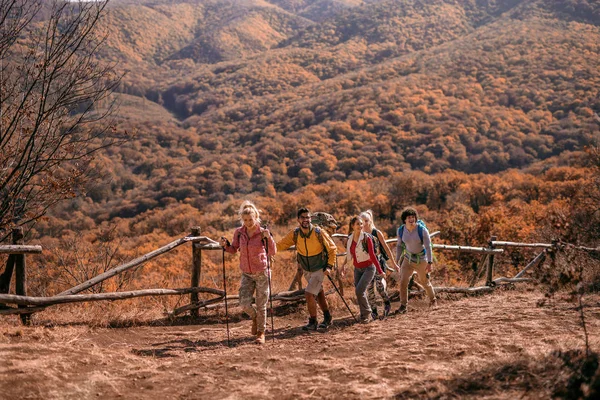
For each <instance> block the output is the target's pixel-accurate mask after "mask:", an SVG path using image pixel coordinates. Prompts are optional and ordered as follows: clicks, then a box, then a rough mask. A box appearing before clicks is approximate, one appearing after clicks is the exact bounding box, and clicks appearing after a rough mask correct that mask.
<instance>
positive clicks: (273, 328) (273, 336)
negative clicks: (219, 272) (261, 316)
mask: <svg viewBox="0 0 600 400" xmlns="http://www.w3.org/2000/svg"><path fill="white" fill-rule="evenodd" d="M263 242H264V244H265V251H266V252H267V274H268V275H267V280H268V282H269V302H270V303H271V337H272V338H273V343H275V324H274V323H273V292H272V291H271V259H270V258H269V242H268V241H267V238H263Z"/></svg>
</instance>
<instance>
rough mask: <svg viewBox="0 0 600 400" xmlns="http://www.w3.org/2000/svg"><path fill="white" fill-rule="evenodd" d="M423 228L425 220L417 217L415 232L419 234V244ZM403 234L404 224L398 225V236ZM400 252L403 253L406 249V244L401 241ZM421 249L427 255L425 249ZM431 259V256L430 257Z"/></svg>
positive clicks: (425, 227)
mask: <svg viewBox="0 0 600 400" xmlns="http://www.w3.org/2000/svg"><path fill="white" fill-rule="evenodd" d="M423 229H427V225H425V221H423V220H421V219H419V220H417V233H418V234H419V239H421V244H423ZM428 232H429V230H428ZM403 234H404V224H402V225H400V228H398V237H399V238H402V235H403ZM402 247H403V249H402V253H404V252H405V251H406V246H405V245H404V243H402ZM423 250H425V255H427V249H426V248H424V249H423ZM432 255H433V254H432ZM432 259H433V257H432Z"/></svg>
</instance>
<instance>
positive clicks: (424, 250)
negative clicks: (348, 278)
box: [396, 207, 437, 314]
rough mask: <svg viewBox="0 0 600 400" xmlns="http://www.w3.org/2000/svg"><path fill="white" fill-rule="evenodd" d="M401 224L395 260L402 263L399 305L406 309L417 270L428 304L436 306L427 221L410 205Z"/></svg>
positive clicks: (402, 311)
mask: <svg viewBox="0 0 600 400" xmlns="http://www.w3.org/2000/svg"><path fill="white" fill-rule="evenodd" d="M400 219H401V220H402V225H401V226H400V227H399V228H398V243H397V244H396V260H402V261H401V263H400V264H401V266H400V308H398V310H397V311H396V312H397V313H399V314H404V313H406V312H407V307H406V306H407V304H408V283H409V281H410V278H411V276H412V274H413V272H414V271H416V273H417V281H418V282H419V283H420V284H421V285H422V286H423V287H424V288H425V293H426V294H427V297H428V298H429V304H430V306H432V307H435V306H436V304H437V302H436V299H435V293H434V291H433V286H432V285H431V281H430V280H429V273H430V272H431V270H432V268H433V256H432V252H431V250H432V249H431V238H430V237H429V231H428V230H427V227H426V226H425V224H424V223H423V222H422V221H420V220H419V215H418V214H417V210H415V209H414V208H411V207H407V208H406V209H404V210H403V211H402V214H401V215H400Z"/></svg>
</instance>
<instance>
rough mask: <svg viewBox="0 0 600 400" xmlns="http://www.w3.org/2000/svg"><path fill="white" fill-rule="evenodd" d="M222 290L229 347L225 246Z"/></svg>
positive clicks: (228, 344) (229, 344)
mask: <svg viewBox="0 0 600 400" xmlns="http://www.w3.org/2000/svg"><path fill="white" fill-rule="evenodd" d="M223 292H225V323H226V324H227V347H231V342H230V340H229V309H228V308H227V276H226V275H225V248H224V247H223Z"/></svg>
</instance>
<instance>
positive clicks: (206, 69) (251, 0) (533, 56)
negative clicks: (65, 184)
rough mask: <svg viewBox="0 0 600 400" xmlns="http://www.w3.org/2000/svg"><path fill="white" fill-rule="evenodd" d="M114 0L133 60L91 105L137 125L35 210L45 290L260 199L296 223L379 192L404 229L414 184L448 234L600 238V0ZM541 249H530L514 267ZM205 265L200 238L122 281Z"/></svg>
mask: <svg viewBox="0 0 600 400" xmlns="http://www.w3.org/2000/svg"><path fill="white" fill-rule="evenodd" d="M106 11H107V12H106V13H105V15H104V17H103V19H102V20H101V24H102V27H103V29H104V32H106V33H107V36H106V41H105V43H103V46H102V47H99V53H98V54H96V55H95V57H97V61H98V62H100V63H109V64H112V65H114V67H115V71H116V72H117V73H118V74H119V75H120V76H121V79H120V82H119V84H118V86H117V87H116V88H115V90H114V94H113V95H112V96H111V99H112V100H116V101H117V103H118V108H117V109H116V112H114V113H112V115H109V116H108V117H107V118H106V119H102V120H100V121H98V122H92V123H91V124H90V126H91V127H92V129H97V130H100V129H103V128H105V127H106V126H110V127H111V131H112V133H113V134H115V135H118V137H119V141H118V144H116V145H114V146H108V147H106V148H103V149H101V150H99V151H98V152H96V153H95V155H94V158H93V159H90V163H91V164H90V165H91V166H92V168H93V171H94V179H93V180H90V181H87V182H86V186H85V187H83V188H82V189H81V190H80V191H78V192H77V193H74V194H73V198H72V199H69V200H66V201H63V202H60V203H58V204H57V205H55V206H53V207H52V208H50V209H48V211H47V212H46V214H45V216H44V217H43V218H41V219H38V220H37V222H35V223H32V224H29V225H28V230H27V235H28V236H27V241H28V242H35V243H40V244H42V246H43V247H44V249H45V251H44V254H43V256H41V257H40V258H39V259H38V260H37V261H36V262H35V263H34V265H32V266H31V267H30V268H31V269H30V271H31V274H32V276H31V277H30V279H29V281H30V287H31V291H32V294H38V295H42V294H52V293H56V292H58V291H60V290H62V289H64V288H66V287H67V286H68V285H73V284H75V283H77V282H80V281H82V280H85V279H86V278H87V277H89V275H90V274H93V273H97V272H98V271H100V270H104V269H107V268H111V267H114V266H115V265H117V264H118V263H119V262H123V261H126V260H129V259H131V258H133V257H136V256H138V255H140V254H143V253H145V252H148V251H150V250H152V249H154V248H156V247H159V246H160V245H163V244H165V243H168V242H169V241H171V240H173V238H176V237H181V236H184V235H186V234H188V233H189V231H190V227H192V226H200V227H201V228H202V233H203V234H205V235H207V236H210V237H214V238H216V237H219V236H221V235H223V234H225V235H228V234H230V233H231V231H232V229H233V228H234V227H235V226H237V225H238V224H239V222H238V219H237V216H236V212H237V208H238V206H239V204H240V203H241V201H242V200H243V199H250V200H253V201H254V202H256V204H257V205H258V206H259V208H261V209H262V210H263V213H264V215H263V219H264V220H265V221H266V222H268V223H269V224H270V225H271V226H272V229H273V231H274V232H275V234H276V236H281V235H283V234H284V233H285V232H286V230H287V229H288V228H289V227H291V226H293V225H294V224H295V215H296V210H297V208H298V207H301V206H308V207H309V208H311V209H312V210H314V211H325V212H329V213H331V214H332V215H334V216H335V217H336V219H337V220H338V221H340V222H343V223H344V224H346V223H347V221H348V220H349V217H350V216H352V215H354V214H356V213H358V212H359V211H362V210H365V209H372V210H373V211H374V214H375V219H376V223H377V225H378V226H379V227H380V228H381V229H382V230H383V231H384V232H385V233H386V234H387V235H388V236H390V237H391V236H393V235H394V232H395V228H396V227H397V226H398V217H399V213H400V211H401V210H402V208H403V207H406V206H408V205H413V206H416V207H417V209H418V210H419V212H420V213H421V215H422V217H423V219H425V220H426V221H427V224H428V226H430V227H432V229H434V230H440V231H441V235H440V237H439V238H438V239H437V240H438V241H437V242H438V243H448V244H463V245H479V246H480V245H484V244H485V243H486V242H487V241H488V240H489V238H490V236H491V235H496V236H498V237H499V238H501V239H502V240H515V241H540V242H550V241H552V240H555V239H556V240H563V241H565V242H569V243H573V244H579V245H587V246H597V245H598V237H600V211H599V209H598V204H600V153H599V151H598V145H599V143H600V142H599V140H600V117H599V116H598V113H599V112H600V96H599V90H600V73H599V72H598V71H600V4H598V2H595V1H591V0H549V1H542V0H524V1H518V0H497V1H492V0H366V1H358V0H269V1H264V0H244V1H234V0H189V1H185V0H181V1H179V0H174V1H166V0H165V1H161V0H156V1H150V0H148V1H144V0H141V1H133V0H114V1H111V2H109V6H108V8H107V10H106ZM111 99H103V100H102V101H99V102H98V103H97V104H96V107H97V109H98V111H102V107H107V104H108V103H109V101H110V100H111ZM344 226H345V225H344ZM346 231H347V227H346V226H345V227H344V228H342V229H340V232H346ZM46 250H47V251H46ZM532 255H533V253H532V252H528V251H522V252H512V253H511V252H509V254H508V255H506V256H504V257H503V259H502V260H501V261H500V264H499V265H501V267H500V268H501V270H503V271H505V272H509V271H511V272H515V269H516V268H517V265H518V264H521V265H522V264H523V262H525V261H528V260H529V259H530V258H531V257H532ZM284 259H285V257H284ZM215 260H216V258H215ZM215 260H212V259H211V258H210V257H209V258H208V260H207V261H206V262H208V265H211V263H216V261H215ZM474 262H475V259H474V258H472V257H471V256H465V255H463V256H457V255H452V254H440V255H439V268H438V269H437V271H436V274H437V275H436V276H435V279H437V280H438V281H444V282H451V283H456V282H463V281H465V280H466V279H467V278H468V276H470V275H469V274H471V273H472V268H473V263H474ZM188 264H189V255H188V254H187V253H186V252H185V251H183V250H182V251H180V252H178V253H176V256H175V257H172V258H169V259H157V260H153V261H152V262H150V263H148V264H147V265H146V266H145V267H144V268H143V269H139V270H138V271H137V272H135V274H134V275H135V276H133V277H131V279H130V280H128V281H126V282H120V283H119V282H113V283H111V285H114V286H115V287H119V288H121V287H149V286H153V287H158V286H163V287H177V286H186V284H187V282H188V281H189V266H188ZM69 265H80V267H79V269H78V271H76V272H73V271H72V270H69V267H68V266H69ZM209 269H210V267H209ZM290 273H293V271H292V272H290ZM208 274H209V275H208V276H210V274H211V273H210V272H208ZM215 274H216V272H215ZM597 276H598V275H596V277H597ZM232 279H234V278H232ZM119 285H121V286H119Z"/></svg>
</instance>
